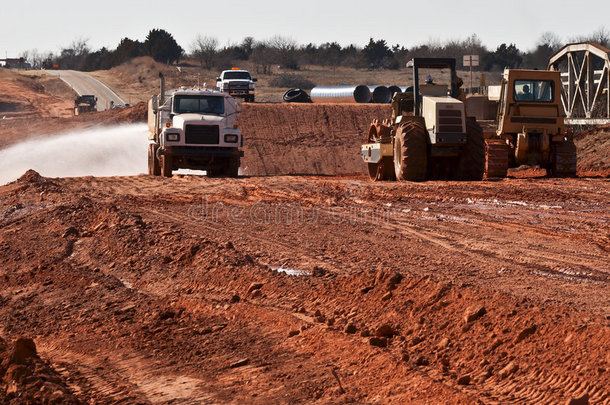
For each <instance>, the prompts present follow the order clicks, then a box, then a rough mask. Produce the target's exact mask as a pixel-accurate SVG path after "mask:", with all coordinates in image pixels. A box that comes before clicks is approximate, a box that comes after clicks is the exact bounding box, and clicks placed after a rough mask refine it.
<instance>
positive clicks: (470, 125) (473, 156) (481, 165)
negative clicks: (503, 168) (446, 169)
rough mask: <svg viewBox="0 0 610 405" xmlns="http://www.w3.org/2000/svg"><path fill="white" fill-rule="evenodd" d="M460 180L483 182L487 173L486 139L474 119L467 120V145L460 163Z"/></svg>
mask: <svg viewBox="0 0 610 405" xmlns="http://www.w3.org/2000/svg"><path fill="white" fill-rule="evenodd" d="M457 169H458V170H457V178H458V179H459V180H471V181H472V180H474V181H477V180H483V174H484V173H485V137H484V136H483V130H482V129H481V127H480V126H479V124H477V121H476V120H475V119H473V118H470V117H469V118H467V119H466V145H465V146H464V147H463V148H462V153H461V154H460V158H459V161H458V168H457Z"/></svg>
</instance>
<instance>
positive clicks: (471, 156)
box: [361, 58, 485, 181]
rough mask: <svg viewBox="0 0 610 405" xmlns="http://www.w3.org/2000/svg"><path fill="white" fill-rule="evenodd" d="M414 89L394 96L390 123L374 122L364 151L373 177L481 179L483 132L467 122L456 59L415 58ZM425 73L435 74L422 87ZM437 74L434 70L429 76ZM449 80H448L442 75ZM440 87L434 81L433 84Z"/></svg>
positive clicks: (471, 122)
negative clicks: (460, 98)
mask: <svg viewBox="0 0 610 405" xmlns="http://www.w3.org/2000/svg"><path fill="white" fill-rule="evenodd" d="M407 67H411V68H413V87H412V88H411V89H406V90H405V91H404V92H400V93H398V92H397V93H395V94H394V96H393V97H392V117H391V120H389V121H388V120H384V121H382V122H380V121H378V120H375V121H373V123H372V124H371V125H370V128H369V133H368V141H367V143H365V144H364V145H362V147H361V156H362V159H363V160H364V161H365V162H366V163H367V166H368V172H369V177H370V178H371V180H373V181H378V180H394V179H398V180H409V181H424V180H429V179H455V180H481V179H482V178H483V174H484V170H485V140H484V137H483V131H482V130H481V127H480V126H479V125H478V124H477V122H476V120H475V119H473V118H467V117H466V114H465V109H464V103H463V102H462V101H461V100H459V99H458V96H460V94H459V93H460V90H459V85H458V84H459V82H460V80H459V78H458V77H457V75H456V72H455V59H453V58H415V59H413V60H411V61H410V62H409V63H408V64H407ZM420 71H422V72H423V74H425V73H426V72H429V73H432V72H434V73H432V74H434V76H435V78H433V77H432V76H431V75H428V77H426V83H420V81H419V77H420ZM430 71H432V72H430ZM439 75H440V76H443V75H444V76H445V78H444V79H441V80H444V81H440V82H439V81H438V80H439V79H438V77H439ZM435 79H436V80H437V83H434V80H435Z"/></svg>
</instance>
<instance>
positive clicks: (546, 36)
mask: <svg viewBox="0 0 610 405" xmlns="http://www.w3.org/2000/svg"><path fill="white" fill-rule="evenodd" d="M537 45H538V46H540V45H542V46H546V47H548V48H549V49H551V50H552V51H557V50H559V48H561V45H562V43H561V39H559V37H558V36H557V35H556V34H555V33H554V32H551V31H546V32H543V33H542V35H540V39H538V43H537Z"/></svg>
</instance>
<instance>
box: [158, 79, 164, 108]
mask: <svg viewBox="0 0 610 405" xmlns="http://www.w3.org/2000/svg"><path fill="white" fill-rule="evenodd" d="M159 79H161V89H160V91H161V94H160V95H159V96H160V97H159V107H160V106H162V105H163V104H165V76H164V75H163V73H161V72H159Z"/></svg>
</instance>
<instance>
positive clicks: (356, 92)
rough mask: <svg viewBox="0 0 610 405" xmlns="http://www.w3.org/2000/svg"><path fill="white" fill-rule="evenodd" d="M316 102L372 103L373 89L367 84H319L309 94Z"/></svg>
mask: <svg viewBox="0 0 610 405" xmlns="http://www.w3.org/2000/svg"><path fill="white" fill-rule="evenodd" d="M309 96H310V97H311V101H313V102H314V103H370V102H371V91H370V90H369V88H368V87H367V86H364V85H361V84H360V85H357V86H317V87H314V88H313V89H311V93H310V95H309Z"/></svg>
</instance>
